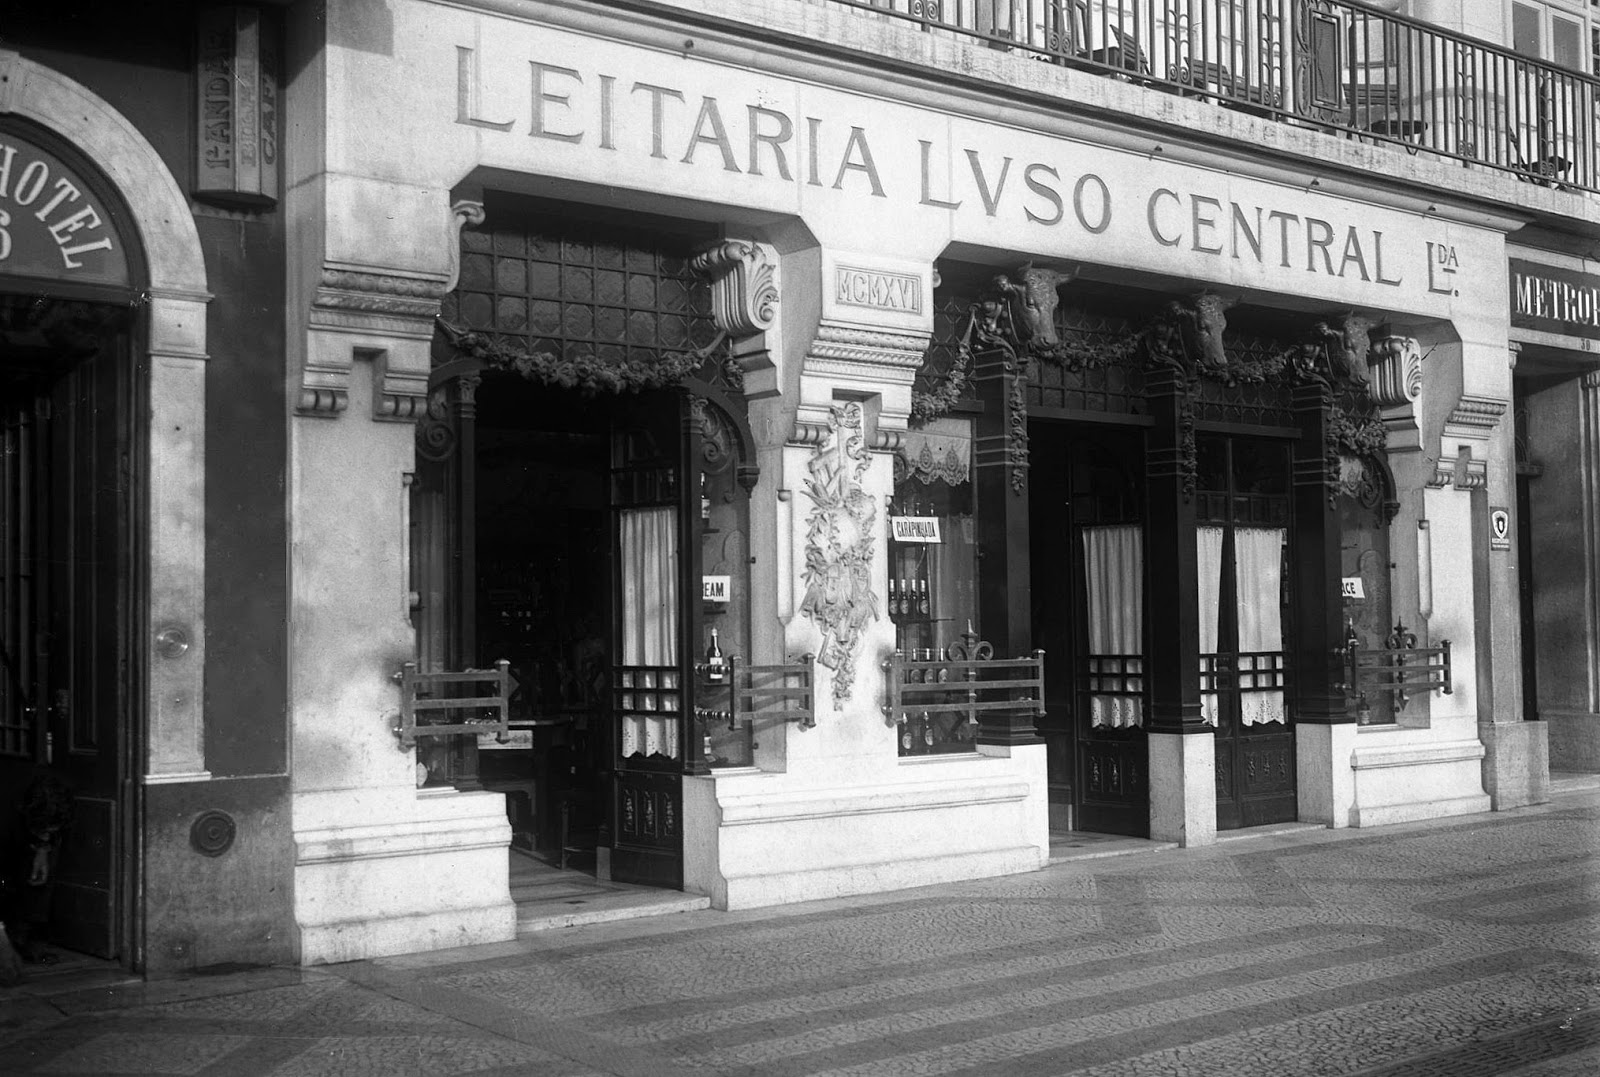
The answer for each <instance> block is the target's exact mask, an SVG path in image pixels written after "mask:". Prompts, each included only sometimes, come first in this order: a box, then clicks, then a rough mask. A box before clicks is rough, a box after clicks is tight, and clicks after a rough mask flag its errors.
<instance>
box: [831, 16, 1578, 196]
mask: <svg viewBox="0 0 1600 1077" xmlns="http://www.w3.org/2000/svg"><path fill="white" fill-rule="evenodd" d="M830 2H832V3H836V4H841V5H844V6H847V7H853V8H858V9H862V10H864V11H869V12H872V13H874V14H876V15H878V16H880V17H885V18H893V19H898V20H902V21H906V22H910V23H914V24H916V25H918V26H919V27H920V28H921V29H923V30H924V31H926V32H929V33H943V34H951V35H953V36H957V37H965V38H972V39H976V40H979V41H982V42H984V43H986V44H988V45H989V46H991V47H993V48H998V49H1006V50H1009V51H1014V52H1016V53H1019V54H1021V55H1024V56H1029V57H1031V58H1033V59H1036V60H1039V61H1042V62H1046V63H1052V64H1060V65H1062V66H1067V67H1075V68H1082V69H1086V70H1090V71H1099V72H1103V73H1105V74H1106V75H1108V76H1112V77H1116V78H1119V79H1123V80H1125V81H1130V82H1136V83H1139V84H1141V85H1145V86H1150V87H1153V88H1155V89H1159V90H1165V91H1169V92H1173V93H1178V94H1182V95H1184V96H1192V97H1197V98H1201V99H1205V100H1210V101H1214V102H1216V103H1217V104H1219V105H1221V106H1223V107H1227V108H1233V109H1238V110H1240V111H1244V112H1250V113H1254V114H1257V115H1261V116H1266V117H1269V118H1272V119H1277V120H1281V121H1284V122H1288V123H1295V124H1301V125H1308V126H1314V127H1319V128H1323V129H1325V130H1329V131H1332V132H1334V133H1336V134H1341V135H1344V136H1346V137H1351V138H1360V139H1363V140H1366V141H1371V142H1384V143H1392V144H1396V145H1401V146H1404V147H1405V148H1406V149H1407V150H1408V151H1410V152H1413V153H1415V152H1417V151H1419V150H1425V151H1427V152H1429V153H1434V154H1439V155H1442V156H1445V157H1450V158H1454V159H1456V160H1460V161H1463V162H1470V163H1474V164H1479V165H1483V166H1486V167H1489V168H1495V169H1500V170H1504V171H1507V172H1511V173H1514V174H1516V175H1518V176H1519V177H1521V178H1522V179H1524V180H1526V181H1527V182H1530V183H1537V184H1541V185H1544V186H1551V187H1563V188H1565V187H1573V188H1581V189H1583V190H1588V191H1600V173H1597V167H1600V161H1597V155H1596V123H1597V117H1600V80H1597V79H1596V78H1594V77H1592V76H1590V75H1587V74H1584V73H1582V72H1579V71H1575V70H1571V69H1568V68H1563V67H1559V66H1556V65H1554V64H1550V63H1547V62H1544V61H1542V60H1537V59H1534V58H1531V57H1527V56H1522V55H1519V54H1517V53H1514V52H1511V51H1510V50H1508V49H1505V48H1501V47H1499V46H1496V45H1491V44H1489V43H1487V42H1484V41H1479V40H1476V39H1474V38H1470V37H1466V36H1464V35H1461V34H1457V33H1452V32H1450V31H1448V30H1443V29H1439V28H1438V27H1435V26H1431V25H1429V24H1428V23H1425V22H1420V21H1418V20H1416V19H1410V18H1406V17H1404V16H1400V15H1394V14H1391V13H1389V12H1386V11H1382V10H1379V9H1378V8H1376V7H1370V6H1368V5H1366V4H1364V3H1360V2H1359V0H830Z"/></svg>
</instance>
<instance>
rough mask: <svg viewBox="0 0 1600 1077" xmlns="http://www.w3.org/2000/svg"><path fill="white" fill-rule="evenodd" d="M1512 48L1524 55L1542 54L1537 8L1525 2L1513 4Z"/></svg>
mask: <svg viewBox="0 0 1600 1077" xmlns="http://www.w3.org/2000/svg"><path fill="white" fill-rule="evenodd" d="M1511 48H1512V49H1513V51H1516V52H1520V53H1522V55H1524V56H1538V55H1540V51H1541V50H1540V48H1539V10H1538V9H1537V8H1531V7H1528V6H1526V5H1524V4H1512V5H1511Z"/></svg>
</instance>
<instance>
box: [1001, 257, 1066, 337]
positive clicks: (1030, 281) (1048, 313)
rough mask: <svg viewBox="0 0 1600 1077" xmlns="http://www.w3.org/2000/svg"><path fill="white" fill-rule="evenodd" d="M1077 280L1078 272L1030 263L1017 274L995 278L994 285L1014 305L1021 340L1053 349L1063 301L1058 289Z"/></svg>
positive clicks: (1013, 314)
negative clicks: (1058, 314)
mask: <svg viewBox="0 0 1600 1077" xmlns="http://www.w3.org/2000/svg"><path fill="white" fill-rule="evenodd" d="M1075 276H1077V271H1076V269H1072V270H1063V269H1047V268H1044V267H1042V266H1036V265H1034V264H1033V263H1032V262H1029V263H1027V264H1026V265H1024V266H1023V267H1022V268H1021V269H1019V270H1017V271H1016V273H1015V274H1012V275H1007V274H1005V273H1002V274H1000V275H999V276H997V277H995V279H994V285H995V287H996V288H997V289H999V290H1000V292H1001V293H1003V294H1004V295H1006V296H1007V297H1008V298H1009V299H1010V301H1011V308H1012V322H1013V324H1014V325H1015V326H1016V327H1017V336H1018V338H1019V340H1020V341H1021V342H1022V343H1024V344H1028V343H1031V344H1032V345H1033V346H1034V347H1035V348H1053V347H1055V346H1056V345H1057V344H1058V343H1060V338H1059V337H1057V336H1056V324H1055V323H1056V307H1057V305H1058V304H1059V303H1060V302H1061V297H1060V296H1059V295H1058V294H1057V293H1056V289H1057V288H1059V287H1061V286H1062V285H1063V284H1067V283H1069V282H1070V281H1071V280H1072V279H1073V278H1074V277H1075Z"/></svg>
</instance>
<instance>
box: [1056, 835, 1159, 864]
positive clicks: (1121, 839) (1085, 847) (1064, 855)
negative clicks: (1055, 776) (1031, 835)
mask: <svg viewBox="0 0 1600 1077" xmlns="http://www.w3.org/2000/svg"><path fill="white" fill-rule="evenodd" d="M1177 847H1178V843H1177V842H1175V841H1152V840H1151V839H1149V838H1132V837H1128V836H1127V835H1125V834H1096V833H1093V832H1092V831H1088V830H1052V831H1051V832H1050V859H1049V861H1048V863H1049V864H1066V863H1070V862H1071V861H1074V860H1098V859H1100V858H1101V857H1107V856H1128V855H1130V854H1132V853H1158V852H1163V851H1165V850H1167V849H1176V848H1177Z"/></svg>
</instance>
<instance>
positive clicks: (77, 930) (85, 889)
mask: <svg viewBox="0 0 1600 1077" xmlns="http://www.w3.org/2000/svg"><path fill="white" fill-rule="evenodd" d="M116 834H117V802H116V801H115V800H114V799H105V798H102V797H94V796H84V795H83V794H81V793H80V794H79V795H78V797H77V799H76V802H75V803H74V805H73V813H72V824H71V828H70V830H69V835H70V839H69V840H67V841H64V842H63V843H62V847H61V853H60V856H59V857H58V858H57V860H56V881H55V893H54V894H53V895H52V900H51V909H50V935H51V939H52V941H54V942H56V943H58V944H59V945H61V946H65V947H67V948H68V949H70V950H78V951H80V952H82V953H86V954H93V955H94V956H96V957H105V958H110V957H115V956H116V924H115V913H114V910H115V909H116V908H117V900H116V899H117V886H116V883H117V863H116V840H115V839H116Z"/></svg>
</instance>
